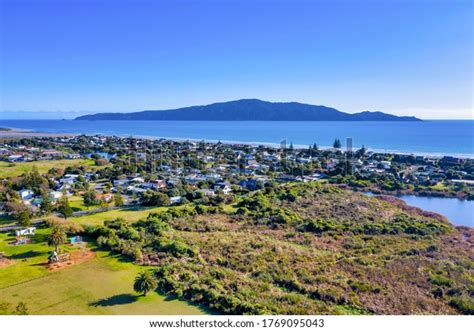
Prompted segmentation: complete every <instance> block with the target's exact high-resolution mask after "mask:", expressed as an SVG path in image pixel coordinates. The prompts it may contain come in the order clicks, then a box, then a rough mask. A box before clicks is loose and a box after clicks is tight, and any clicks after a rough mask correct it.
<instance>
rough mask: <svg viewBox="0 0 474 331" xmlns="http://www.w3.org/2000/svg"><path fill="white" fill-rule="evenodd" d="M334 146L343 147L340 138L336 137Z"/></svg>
mask: <svg viewBox="0 0 474 331" xmlns="http://www.w3.org/2000/svg"><path fill="white" fill-rule="evenodd" d="M332 147H334V148H341V147H342V144H341V141H340V140H339V138H336V139H334V143H333V144H332Z"/></svg>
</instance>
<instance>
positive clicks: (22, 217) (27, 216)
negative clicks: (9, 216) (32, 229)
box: [15, 208, 32, 226]
mask: <svg viewBox="0 0 474 331" xmlns="http://www.w3.org/2000/svg"><path fill="white" fill-rule="evenodd" d="M31 217H32V215H31V212H30V211H29V210H28V208H24V209H22V210H21V211H20V212H18V214H16V216H15V218H16V219H17V220H18V224H19V225H21V226H29V225H30V224H31Z"/></svg>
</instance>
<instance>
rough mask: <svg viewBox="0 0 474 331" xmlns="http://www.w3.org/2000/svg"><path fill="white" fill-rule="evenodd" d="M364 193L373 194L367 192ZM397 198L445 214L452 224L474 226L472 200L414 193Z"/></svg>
mask: <svg viewBox="0 0 474 331" xmlns="http://www.w3.org/2000/svg"><path fill="white" fill-rule="evenodd" d="M366 195H368V196H373V195H375V194H373V193H371V192H367V193H366ZM397 198H399V199H401V200H403V201H405V202H406V203H407V204H408V205H410V206H414V207H418V208H421V209H423V210H427V211H432V212H435V213H438V214H441V215H443V216H446V218H448V220H449V221H450V222H451V223H452V224H454V225H463V226H468V227H471V228H472V227H474V201H469V200H460V199H457V198H437V197H422V196H416V195H399V196H397Z"/></svg>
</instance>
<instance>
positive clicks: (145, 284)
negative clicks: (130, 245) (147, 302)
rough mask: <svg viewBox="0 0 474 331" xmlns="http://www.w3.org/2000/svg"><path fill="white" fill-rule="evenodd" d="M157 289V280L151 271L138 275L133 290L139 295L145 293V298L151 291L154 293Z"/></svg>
mask: <svg viewBox="0 0 474 331" xmlns="http://www.w3.org/2000/svg"><path fill="white" fill-rule="evenodd" d="M155 288H156V280H155V278H154V277H153V275H152V274H151V273H150V272H149V271H146V270H144V271H141V272H139V273H138V275H137V277H136V278H135V282H134V283H133V290H134V291H135V292H138V293H143V295H144V296H146V294H147V293H148V292H149V291H153V290H154V289H155Z"/></svg>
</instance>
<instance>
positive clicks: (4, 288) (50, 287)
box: [0, 229, 204, 315]
mask: <svg viewBox="0 0 474 331" xmlns="http://www.w3.org/2000/svg"><path fill="white" fill-rule="evenodd" d="M47 232H48V230H47V229H39V230H38V233H37V235H36V236H35V241H34V243H33V244H28V245H24V246H11V245H8V242H9V241H10V240H11V239H12V237H10V236H8V235H7V234H0V251H2V252H4V253H5V254H6V255H7V256H8V257H10V258H12V259H14V261H15V263H14V264H12V265H9V266H4V267H0V298H1V300H0V301H3V302H8V303H10V304H11V305H12V306H13V307H14V306H16V305H17V304H18V302H20V301H23V302H25V303H26V304H27V306H28V309H29V311H30V313H31V314H46V315H47V314H178V315H179V314H183V315H184V314H188V315H190V314H202V313H204V311H203V310H201V309H200V308H199V307H196V306H192V305H189V304H187V303H186V302H183V301H178V300H168V299H167V298H166V297H164V296H162V295H159V294H158V293H156V292H153V293H150V294H149V295H148V296H146V297H143V296H137V295H136V293H134V292H133V289H132V283H133V279H134V277H135V276H136V274H137V272H138V271H139V270H140V269H141V268H140V267H139V266H137V265H134V264H132V263H130V262H125V261H121V260H120V259H118V258H117V257H115V256H113V255H110V254H109V253H107V252H102V251H97V252H96V256H95V257H94V258H93V259H92V260H89V261H87V262H84V263H82V264H78V265H74V266H71V267H69V268H65V269H62V270H60V271H57V272H50V271H48V270H47V269H46V268H45V266H44V265H43V263H44V262H45V261H46V260H47V256H48V253H49V251H50V248H49V247H48V246H47V245H46V244H45V242H44V239H45V237H46V235H47ZM64 248H65V249H71V248H68V247H67V246H64Z"/></svg>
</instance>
